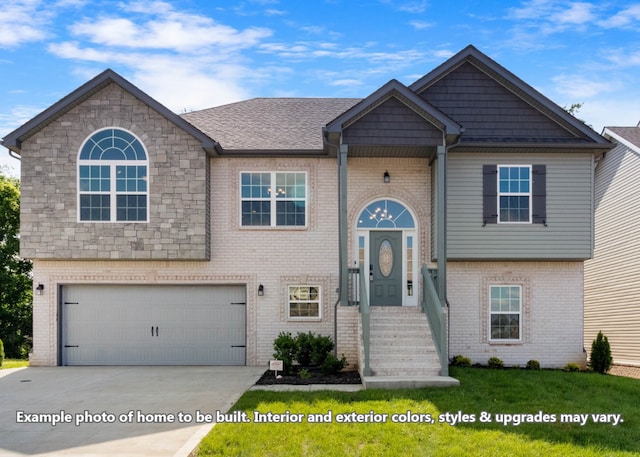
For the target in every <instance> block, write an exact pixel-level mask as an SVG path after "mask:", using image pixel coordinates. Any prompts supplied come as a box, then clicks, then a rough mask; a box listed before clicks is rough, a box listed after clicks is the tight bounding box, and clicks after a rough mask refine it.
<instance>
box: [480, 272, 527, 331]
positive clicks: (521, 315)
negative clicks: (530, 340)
mask: <svg viewBox="0 0 640 457" xmlns="http://www.w3.org/2000/svg"><path fill="white" fill-rule="evenodd" d="M494 287H518V288H519V289H520V310H519V311H518V313H517V314H518V316H519V319H518V335H519V338H492V337H491V316H493V315H494V314H516V313H514V312H512V311H509V312H493V311H491V289H493V288H494ZM488 293H489V296H488V297H487V299H488V307H487V308H488V310H489V316H488V317H487V319H488V323H487V324H488V325H487V329H488V333H489V335H488V341H489V343H491V344H500V343H505V344H509V343H522V342H523V341H524V340H523V338H522V331H523V328H524V326H523V322H522V321H523V318H524V299H523V293H524V287H523V286H522V284H490V285H489V290H488Z"/></svg>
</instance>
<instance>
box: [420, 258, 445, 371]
mask: <svg viewBox="0 0 640 457" xmlns="http://www.w3.org/2000/svg"><path fill="white" fill-rule="evenodd" d="M422 285H423V287H422V311H423V312H424V313H425V314H426V316H427V321H428V322H429V327H430V328H431V334H432V335H433V340H434V341H435V344H436V349H437V351H438V356H439V357H440V376H449V355H448V354H449V349H448V345H447V313H446V312H445V310H446V306H444V305H443V303H442V302H441V301H440V298H439V297H438V292H437V291H436V287H435V285H434V281H433V278H432V277H431V275H430V274H429V270H428V269H427V266H426V265H423V266H422Z"/></svg>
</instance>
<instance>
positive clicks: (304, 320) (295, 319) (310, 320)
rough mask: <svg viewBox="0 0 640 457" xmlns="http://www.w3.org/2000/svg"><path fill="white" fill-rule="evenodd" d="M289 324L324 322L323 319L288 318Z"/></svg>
mask: <svg viewBox="0 0 640 457" xmlns="http://www.w3.org/2000/svg"><path fill="white" fill-rule="evenodd" d="M287 322H322V318H321V317H288V318H287Z"/></svg>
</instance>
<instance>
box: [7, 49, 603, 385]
mask: <svg viewBox="0 0 640 457" xmlns="http://www.w3.org/2000/svg"><path fill="white" fill-rule="evenodd" d="M3 144H4V145H5V146H6V147H8V148H9V149H10V150H12V151H13V152H14V153H16V154H19V155H20V157H21V159H22V200H21V202H22V207H21V217H22V225H21V254H22V256H24V257H27V258H30V259H32V260H33V263H34V265H33V278H34V313H33V314H34V347H33V353H32V354H31V363H32V364H33V365H102V364H229V365H231V364H236V365H244V364H246V365H263V364H266V362H267V361H268V360H269V359H270V358H271V357H272V353H273V347H272V344H273V340H274V339H275V337H276V336H277V335H278V333H279V332H281V331H288V332H292V333H293V334H296V333H297V332H307V331H312V332H314V333H317V334H323V335H331V336H333V337H334V338H336V339H337V351H338V355H340V354H342V353H344V354H345V355H346V356H347V358H348V359H349V361H350V363H351V365H352V366H356V365H357V366H359V368H360V370H361V371H363V372H365V373H368V372H369V370H370V371H371V372H372V373H373V374H375V375H378V376H382V375H405V376H409V375H413V376H428V375H437V374H446V372H447V368H446V367H447V361H448V358H449V357H451V356H453V355H456V354H463V355H465V356H468V357H470V358H471V359H472V360H473V362H479V363H486V362H487V359H488V358H489V357H491V356H496V357H500V358H501V359H503V360H504V362H505V363H506V364H508V365H516V364H519V365H524V364H526V362H527V361H528V360H530V359H536V360H539V361H540V363H541V364H542V365H543V366H547V367H561V366H564V365H565V364H566V363H568V362H578V363H583V362H584V358H585V356H584V351H583V325H582V323H583V320H582V317H583V263H584V261H585V260H586V259H588V258H590V257H591V256H592V245H593V217H592V214H593V197H592V188H593V165H594V156H599V155H601V154H602V153H603V152H604V151H607V150H609V149H610V148H611V145H610V143H609V142H608V141H607V140H606V139H604V138H603V137H601V136H600V135H598V134H597V133H596V132H594V131H593V130H591V129H590V128H588V127H587V126H585V124H583V123H582V122H580V121H578V120H576V119H575V118H573V117H572V116H570V115H569V114H568V113H567V112H566V111H564V110H563V109H562V108H560V107H558V106H557V105H555V104H554V103H553V102H551V101H550V100H548V99H547V98H546V97H544V96H543V95H541V94H540V93H539V92H537V91H536V90H534V89H533V88H532V87H531V86H529V85H527V84H526V83H524V82H523V81H522V80H520V79H519V78H517V77H516V76H514V75H513V74H512V73H510V72H509V71H507V70H506V69H505V68H503V67H502V66H500V65H499V64H497V63H496V62H494V61H493V60H491V59H490V58H488V57H487V56H486V55H484V54H483V53H481V52H480V51H478V50H477V49H476V48H474V47H472V46H469V47H467V48H466V49H464V50H462V51H461V52H460V53H458V54H457V55H455V56H453V57H452V58H451V59H449V60H448V61H446V62H445V63H443V64H442V65H440V66H438V67H437V68H435V69H434V70H433V71H431V72H430V73H428V74H427V75H425V76H424V77H422V78H420V79H419V80H417V81H416V82H415V83H413V84H411V85H410V86H405V85H404V84H402V83H400V82H398V81H396V80H392V81H390V82H389V83H387V84H386V85H384V86H382V87H381V88H380V89H378V90H377V91H375V92H374V93H373V94H371V95H369V96H368V97H366V98H365V99H363V100H356V99H339V98H335V99H333V98H326V99H318V98H290V99H287V98H273V99H270V98H257V99H252V100H247V101H243V102H239V103H234V104H230V105H226V106H220V107H216V108H211V109H206V110H202V111H197V112H192V113H187V114H184V115H182V116H177V115H176V114H174V113H172V112H170V111H169V110H168V109H167V108H165V107H164V106H162V105H161V104H160V103H158V102H157V101H155V100H153V99H152V98H151V97H149V96H148V95H146V94H145V93H144V92H142V91H141V90H140V89H139V88H137V87H135V86H133V85H132V84H131V83H129V82H127V81H126V80H124V79H123V78H122V77H120V76H118V75H117V74H116V73H114V72H112V71H110V70H107V71H105V72H104V73H102V74H100V75H98V76H97V77H96V78H94V79H93V80H91V81H89V82H88V83H86V84H85V85H83V86H81V87H80V88H78V89H77V90H76V91H74V92H72V93H71V94H69V95H68V96H67V97H65V98H63V99H62V100H60V101H59V102H58V103H56V104H55V105H53V106H52V107H50V108H49V109H47V110H46V111H44V112H43V113H41V114H40V115H38V116H36V117H35V118H34V119H32V120H31V121H29V122H27V123H26V124H25V125H23V126H22V127H20V128H18V129H17V130H15V131H14V132H12V133H10V134H9V135H7V136H6V137H5V138H4V140H3ZM445 258H446V259H447V262H445V261H444V259H445ZM423 267H424V268H423ZM358 269H359V270H358ZM432 278H433V279H432ZM357 304H359V305H360V306H352V305H357ZM423 304H424V305H425V307H426V310H427V314H426V315H428V316H429V320H430V322H429V324H430V325H428V324H427V318H426V317H425V314H423V313H422V312H421V311H422V306H421V305H423ZM369 305H370V306H369ZM359 311H360V312H359ZM447 314H448V316H449V322H448V325H447V322H446V317H447ZM432 332H433V333H432ZM362 334H363V335H362Z"/></svg>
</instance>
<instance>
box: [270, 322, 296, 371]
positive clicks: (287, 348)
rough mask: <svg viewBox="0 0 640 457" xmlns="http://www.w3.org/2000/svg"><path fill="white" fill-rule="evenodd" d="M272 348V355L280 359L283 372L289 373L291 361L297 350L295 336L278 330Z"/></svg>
mask: <svg viewBox="0 0 640 457" xmlns="http://www.w3.org/2000/svg"><path fill="white" fill-rule="evenodd" d="M273 349H274V351H275V352H274V353H273V357H274V358H275V359H277V360H282V365H283V372H284V374H289V373H291V368H292V367H293V361H294V360H295V357H296V353H297V351H298V345H297V344H296V340H295V338H294V337H293V336H291V333H289V332H280V333H279V334H278V337H277V338H276V339H275V341H274V342H273Z"/></svg>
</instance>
